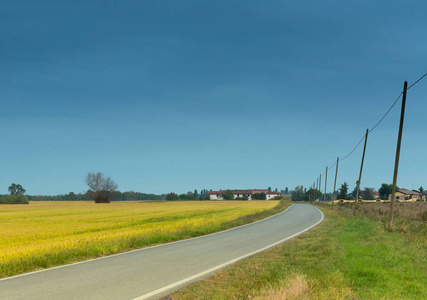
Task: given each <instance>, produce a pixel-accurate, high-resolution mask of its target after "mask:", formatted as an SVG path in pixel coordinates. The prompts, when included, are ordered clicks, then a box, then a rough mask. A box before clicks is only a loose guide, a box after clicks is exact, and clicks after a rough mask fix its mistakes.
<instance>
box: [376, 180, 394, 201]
mask: <svg viewBox="0 0 427 300" xmlns="http://www.w3.org/2000/svg"><path fill="white" fill-rule="evenodd" d="M397 189H398V188H397V187H396V190H397ZM392 192H393V185H392V184H387V183H383V184H381V187H380V188H379V189H378V194H380V198H381V199H382V200H387V199H388V196H389V195H390V194H391V193H392Z"/></svg>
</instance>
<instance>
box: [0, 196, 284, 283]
mask: <svg viewBox="0 0 427 300" xmlns="http://www.w3.org/2000/svg"><path fill="white" fill-rule="evenodd" d="M278 203H279V201H218V202H216V201H215V202H214V201H205V202H159V203H156V202H114V203H110V204H95V203H93V202H31V203H30V204H29V205H1V206H0V241H1V243H0V277H5V276H10V275H13V274H19V273H22V272H26V271H29V270H34V269H38V268H43V267H49V266H53V265H60V264H63V263H68V262H73V261H77V260H82V259H87V258H90V257H96V256H102V255H107V254H111V253H117V252H120V251H125V250H129V249H134V248H139V247H143V246H147V245H152V244H156V243H163V242H168V241H173V240H178V239H182V238H186V237H191V236H197V235H201V234H205V233H209V232H213V231H217V230H220V229H224V228H226V226H225V225H224V223H227V222H230V221H233V220H236V219H238V218H239V217H242V216H245V215H251V214H254V213H257V212H260V211H264V210H269V209H272V208H273V207H275V206H277V205H278Z"/></svg>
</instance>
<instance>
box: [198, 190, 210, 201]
mask: <svg viewBox="0 0 427 300" xmlns="http://www.w3.org/2000/svg"><path fill="white" fill-rule="evenodd" d="M199 200H209V192H208V190H207V189H202V190H201V191H200V196H199Z"/></svg>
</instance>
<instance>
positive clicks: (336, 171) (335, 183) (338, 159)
mask: <svg viewBox="0 0 427 300" xmlns="http://www.w3.org/2000/svg"><path fill="white" fill-rule="evenodd" d="M339 161H340V158H339V157H337V168H336V169H335V182H334V195H333V197H332V208H334V202H335V189H336V188H337V175H338V162H339Z"/></svg>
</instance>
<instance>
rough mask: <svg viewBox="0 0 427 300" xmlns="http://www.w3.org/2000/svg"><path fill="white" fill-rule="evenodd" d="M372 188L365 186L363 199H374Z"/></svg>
mask: <svg viewBox="0 0 427 300" xmlns="http://www.w3.org/2000/svg"><path fill="white" fill-rule="evenodd" d="M373 192H374V189H373V188H368V187H365V189H364V190H363V200H374V193H373Z"/></svg>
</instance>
